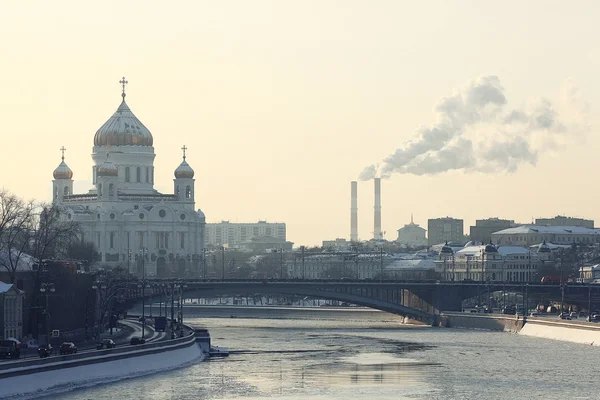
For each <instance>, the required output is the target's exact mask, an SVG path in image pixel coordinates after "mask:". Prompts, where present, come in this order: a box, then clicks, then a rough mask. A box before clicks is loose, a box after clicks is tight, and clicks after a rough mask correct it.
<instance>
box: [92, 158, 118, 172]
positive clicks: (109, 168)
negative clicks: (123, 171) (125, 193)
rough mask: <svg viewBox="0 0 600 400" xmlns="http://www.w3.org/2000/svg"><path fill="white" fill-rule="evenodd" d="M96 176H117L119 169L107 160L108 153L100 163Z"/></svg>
mask: <svg viewBox="0 0 600 400" xmlns="http://www.w3.org/2000/svg"><path fill="white" fill-rule="evenodd" d="M96 175H98V176H119V168H117V167H116V166H115V165H114V164H113V163H111V162H110V160H109V159H108V153H107V154H106V161H104V162H103V163H102V165H100V166H99V167H98V168H97V169H96Z"/></svg>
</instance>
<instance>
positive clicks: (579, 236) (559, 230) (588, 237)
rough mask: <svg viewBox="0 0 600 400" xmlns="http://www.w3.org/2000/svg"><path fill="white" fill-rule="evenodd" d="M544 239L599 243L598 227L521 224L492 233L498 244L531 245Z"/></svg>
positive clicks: (493, 239) (555, 241) (566, 242)
mask: <svg viewBox="0 0 600 400" xmlns="http://www.w3.org/2000/svg"><path fill="white" fill-rule="evenodd" d="M544 241H546V242H547V243H554V244H557V245H569V244H573V243H575V244H586V245H591V244H594V243H600V229H590V228H583V227H580V226H538V225H523V226H518V227H514V228H508V229H503V230H501V231H498V232H494V233H492V242H494V243H496V244H498V245H513V246H525V247H528V246H532V245H535V244H539V243H542V242H544Z"/></svg>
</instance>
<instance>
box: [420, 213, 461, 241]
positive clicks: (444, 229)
mask: <svg viewBox="0 0 600 400" xmlns="http://www.w3.org/2000/svg"><path fill="white" fill-rule="evenodd" d="M427 231H428V238H427V243H428V245H429V246H432V245H434V244H440V243H444V242H462V241H463V240H464V221H463V220H462V219H457V218H450V217H445V218H435V219H430V220H428V221H427Z"/></svg>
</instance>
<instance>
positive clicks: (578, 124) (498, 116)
mask: <svg viewBox="0 0 600 400" xmlns="http://www.w3.org/2000/svg"><path fill="white" fill-rule="evenodd" d="M562 92H563V93H562V94H563V97H562V100H563V103H562V106H563V107H562V108H565V109H567V111H568V113H569V115H570V116H572V117H573V116H575V119H576V121H571V122H570V123H566V122H564V121H562V120H560V119H559V113H558V111H557V110H556V106H555V105H554V104H553V103H552V102H551V101H550V100H548V99H539V100H536V101H533V102H531V104H529V105H528V106H527V107H523V108H522V109H511V110H508V109H507V99H506V96H505V94H504V87H503V86H502V84H501V83H500V79H498V77H496V76H484V77H480V78H478V79H475V80H473V81H471V82H469V84H468V85H466V87H465V88H464V89H463V90H461V91H459V92H457V93H455V94H454V95H452V96H450V97H446V98H442V99H441V100H440V102H439V103H438V104H437V106H436V107H435V110H434V111H435V122H434V123H433V124H432V125H431V126H428V127H423V128H420V129H419V130H418V131H417V135H416V138H415V139H413V140H410V141H408V142H407V143H405V144H404V145H403V146H402V147H400V148H398V149H396V150H395V151H394V152H393V153H392V154H391V155H389V156H388V157H386V158H385V159H384V160H383V161H382V163H381V164H372V165H369V166H368V167H366V168H365V169H364V170H363V172H362V173H361V174H360V176H359V179H360V180H369V179H373V178H374V177H376V176H381V177H384V178H386V177H389V176H390V175H392V174H394V173H401V174H414V175H427V174H437V173H441V172H445V171H451V170H463V171H467V172H470V171H479V172H485V173H492V172H514V171H516V170H517V169H518V168H519V167H520V166H521V165H523V164H530V165H535V164H536V162H537V158H538V154H539V153H541V152H544V151H547V150H551V149H556V148H558V145H559V144H561V142H562V141H563V140H564V139H568V137H569V136H570V135H571V136H572V135H573V134H575V133H576V132H585V131H587V129H588V125H587V124H586V122H585V121H586V119H587V118H586V116H587V112H588V107H587V104H586V103H585V102H584V101H583V100H582V97H581V94H580V93H579V90H578V89H577V87H576V86H575V85H574V84H573V83H572V82H570V81H569V82H567V85H566V87H563V91H562ZM569 108H570V110H568V109H569Z"/></svg>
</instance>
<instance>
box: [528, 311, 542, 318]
mask: <svg viewBox="0 0 600 400" xmlns="http://www.w3.org/2000/svg"><path fill="white" fill-rule="evenodd" d="M529 316H530V317H539V316H540V313H538V312H535V311H534V312H532V313H531V314H529Z"/></svg>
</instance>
